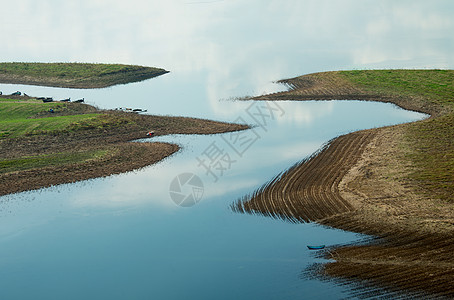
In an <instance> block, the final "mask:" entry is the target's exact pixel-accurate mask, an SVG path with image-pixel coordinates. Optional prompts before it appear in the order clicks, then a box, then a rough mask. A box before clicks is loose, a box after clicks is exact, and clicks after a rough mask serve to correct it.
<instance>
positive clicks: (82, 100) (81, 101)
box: [74, 98, 85, 103]
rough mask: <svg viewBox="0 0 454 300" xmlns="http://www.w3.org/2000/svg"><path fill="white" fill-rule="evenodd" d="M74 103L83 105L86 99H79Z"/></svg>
mask: <svg viewBox="0 0 454 300" xmlns="http://www.w3.org/2000/svg"><path fill="white" fill-rule="evenodd" d="M74 102H76V103H83V102H85V98H82V99H78V100H76V101H74Z"/></svg>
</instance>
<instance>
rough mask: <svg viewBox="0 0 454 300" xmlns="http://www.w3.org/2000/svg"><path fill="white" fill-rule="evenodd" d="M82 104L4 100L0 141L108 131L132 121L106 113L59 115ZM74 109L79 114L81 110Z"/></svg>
mask: <svg viewBox="0 0 454 300" xmlns="http://www.w3.org/2000/svg"><path fill="white" fill-rule="evenodd" d="M2 100H4V99H2ZM13 101H15V102H13ZM82 105H83V104H67V103H58V102H51V103H42V102H41V101H36V100H29V101H16V100H9V101H6V100H4V101H1V102H0V139H1V138H7V137H9V138H18V137H22V136H29V135H45V134H58V133H61V132H72V131H80V130H88V129H100V128H108V127H115V126H119V125H122V124H126V123H129V122H131V121H130V120H128V119H126V118H122V117H118V116H115V117H114V116H111V115H107V114H103V113H77V114H69V115H58V114H59V112H60V111H65V112H66V113H67V111H68V110H71V108H68V106H71V107H74V108H75V107H76V106H82ZM50 109H53V110H54V113H50V112H49V110H50ZM74 110H75V111H77V109H74Z"/></svg>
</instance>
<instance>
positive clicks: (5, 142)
mask: <svg viewBox="0 0 454 300" xmlns="http://www.w3.org/2000/svg"><path fill="white" fill-rule="evenodd" d="M51 110H52V111H51ZM246 128H247V126H245V125H236V124H228V123H221V122H215V121H209V120H201V119H194V118H183V117H165V116H150V115H139V114H135V113H127V112H119V111H103V110H98V109H96V108H94V107H92V106H89V105H86V104H81V103H63V102H50V103H42V101H38V100H36V99H34V98H30V97H22V96H20V97H18V96H16V97H15V99H7V98H1V99H0V195H4V194H8V193H13V192H19V191H24V190H30V189H36V188H40V187H45V186H50V185H55V184H61V183H66V182H74V181H78V180H84V179H88V178H94V177H101V176H107V175H110V174H116V173H121V172H126V171H131V170H135V169H138V168H142V167H144V166H147V165H150V164H153V163H156V162H157V161H159V160H161V159H163V158H165V157H167V156H169V155H171V154H172V153H174V152H176V151H177V150H178V146H176V145H171V144H165V143H130V142H129V141H132V140H135V139H140V138H146V133H147V132H149V131H154V133H155V135H164V134H177V133H179V134H212V133H221V132H228V131H235V130H242V129H246ZM150 141H151V140H150Z"/></svg>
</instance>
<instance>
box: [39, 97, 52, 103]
mask: <svg viewBox="0 0 454 300" xmlns="http://www.w3.org/2000/svg"><path fill="white" fill-rule="evenodd" d="M38 99H39V100H42V101H43V102H44V103H47V102H54V99H53V98H43V97H41V98H38Z"/></svg>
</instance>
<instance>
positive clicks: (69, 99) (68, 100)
mask: <svg viewBox="0 0 454 300" xmlns="http://www.w3.org/2000/svg"><path fill="white" fill-rule="evenodd" d="M60 102H71V98H68V99H63V100H60Z"/></svg>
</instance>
